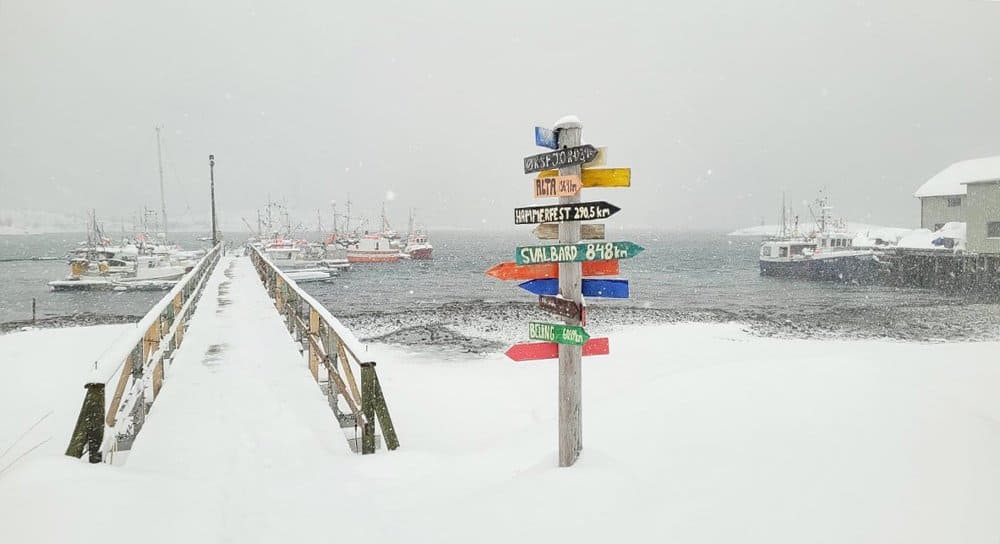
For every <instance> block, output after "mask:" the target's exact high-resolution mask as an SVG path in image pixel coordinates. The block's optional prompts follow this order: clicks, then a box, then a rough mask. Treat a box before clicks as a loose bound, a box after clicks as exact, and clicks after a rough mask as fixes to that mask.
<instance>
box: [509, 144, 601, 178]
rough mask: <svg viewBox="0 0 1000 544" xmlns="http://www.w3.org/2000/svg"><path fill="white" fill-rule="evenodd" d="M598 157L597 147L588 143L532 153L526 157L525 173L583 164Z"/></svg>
mask: <svg viewBox="0 0 1000 544" xmlns="http://www.w3.org/2000/svg"><path fill="white" fill-rule="evenodd" d="M595 157H597V148H596V147H594V146H592V145H590V144H587V145H580V146H576V147H567V148H565V149H557V150H555V151H549V152H548V153H542V154H540V155H532V156H530V157H525V158H524V173H525V174H530V173H532V172H541V171H542V170H548V169H550V168H563V167H565V166H573V165H574V164H583V163H585V162H587V161H592V160H594V158H595Z"/></svg>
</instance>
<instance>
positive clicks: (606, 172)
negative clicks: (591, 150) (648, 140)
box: [538, 165, 632, 189]
mask: <svg viewBox="0 0 1000 544" xmlns="http://www.w3.org/2000/svg"><path fill="white" fill-rule="evenodd" d="M584 166H586V165H584ZM557 175H559V171H558V170H545V171H544V172H541V173H540V174H538V176H539V177H545V176H557ZM580 181H582V182H583V187H584V189H586V188H587V187H629V186H631V184H632V169H631V168H584V169H583V170H582V171H581V172H580Z"/></svg>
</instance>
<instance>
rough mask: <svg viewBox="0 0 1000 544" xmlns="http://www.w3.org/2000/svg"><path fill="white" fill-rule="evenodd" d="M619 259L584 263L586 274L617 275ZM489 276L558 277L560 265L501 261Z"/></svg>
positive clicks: (521, 278)
mask: <svg viewBox="0 0 1000 544" xmlns="http://www.w3.org/2000/svg"><path fill="white" fill-rule="evenodd" d="M619 273H620V272H619V266H618V261H587V262H585V263H583V275H584V276H617V275H618V274H619ZM486 275H487V276H493V277H494V278H496V279H498V280H532V279H535V278H558V277H559V265H557V264H556V263H544V264H529V265H524V266H520V265H518V264H517V263H511V262H507V263H500V264H498V265H496V266H494V267H493V268H490V269H489V270H487V271H486Z"/></svg>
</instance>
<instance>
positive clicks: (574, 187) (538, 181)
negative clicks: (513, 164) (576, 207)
mask: <svg viewBox="0 0 1000 544" xmlns="http://www.w3.org/2000/svg"><path fill="white" fill-rule="evenodd" d="M582 188H583V183H582V182H581V181H580V176H545V177H541V176H539V177H537V178H535V198H550V197H554V196H573V195H575V194H578V193H579V192H580V189H582Z"/></svg>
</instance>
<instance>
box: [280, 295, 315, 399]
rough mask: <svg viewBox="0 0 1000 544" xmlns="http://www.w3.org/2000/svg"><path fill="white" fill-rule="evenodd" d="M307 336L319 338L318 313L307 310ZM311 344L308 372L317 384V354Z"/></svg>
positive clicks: (310, 309) (291, 317)
mask: <svg viewBox="0 0 1000 544" xmlns="http://www.w3.org/2000/svg"><path fill="white" fill-rule="evenodd" d="M288 319H289V320H291V319H296V320H297V319H298V316H295V317H293V316H291V315H289V316H288ZM308 334H309V336H312V337H318V336H319V312H317V311H316V310H314V309H312V308H309V333H308ZM313 346H314V344H313V342H309V372H312V375H313V379H314V380H316V381H317V382H318V381H319V354H318V353H316V348H315V347H313Z"/></svg>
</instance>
